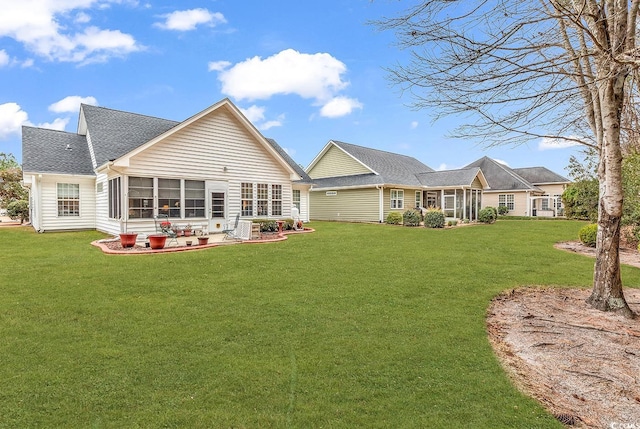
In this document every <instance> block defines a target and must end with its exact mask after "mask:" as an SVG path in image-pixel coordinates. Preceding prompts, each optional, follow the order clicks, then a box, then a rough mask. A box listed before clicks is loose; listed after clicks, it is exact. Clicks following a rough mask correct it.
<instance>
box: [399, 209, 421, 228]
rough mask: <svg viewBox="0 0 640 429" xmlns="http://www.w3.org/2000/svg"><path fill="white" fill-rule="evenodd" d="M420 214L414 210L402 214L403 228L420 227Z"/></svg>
mask: <svg viewBox="0 0 640 429" xmlns="http://www.w3.org/2000/svg"><path fill="white" fill-rule="evenodd" d="M420 218H421V216H420V212H417V211H415V210H407V211H406V212H404V213H403V214H402V223H403V224H404V226H419V225H420V220H421V219H420Z"/></svg>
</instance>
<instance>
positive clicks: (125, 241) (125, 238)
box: [120, 232, 138, 247]
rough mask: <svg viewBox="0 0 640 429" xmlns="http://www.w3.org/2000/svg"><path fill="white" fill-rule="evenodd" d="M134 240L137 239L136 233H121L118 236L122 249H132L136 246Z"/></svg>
mask: <svg viewBox="0 0 640 429" xmlns="http://www.w3.org/2000/svg"><path fill="white" fill-rule="evenodd" d="M136 238H138V233H136V232H123V233H121V234H120V244H121V245H122V247H133V246H135V245H136Z"/></svg>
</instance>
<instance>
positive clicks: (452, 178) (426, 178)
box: [418, 167, 488, 188]
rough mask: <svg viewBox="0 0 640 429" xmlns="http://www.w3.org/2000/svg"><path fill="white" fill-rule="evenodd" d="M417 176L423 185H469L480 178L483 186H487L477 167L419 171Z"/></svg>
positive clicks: (442, 186)
mask: <svg viewBox="0 0 640 429" xmlns="http://www.w3.org/2000/svg"><path fill="white" fill-rule="evenodd" d="M418 178H419V179H420V182H422V184H423V185H424V186H428V187H440V188H447V187H461V186H471V185H472V184H473V182H474V181H475V180H476V178H478V180H480V183H482V186H483V188H486V187H488V183H487V179H486V178H485V177H484V174H483V173H482V170H481V169H480V168H478V167H471V168H461V169H458V170H443V171H433V172H430V173H420V174H419V175H418Z"/></svg>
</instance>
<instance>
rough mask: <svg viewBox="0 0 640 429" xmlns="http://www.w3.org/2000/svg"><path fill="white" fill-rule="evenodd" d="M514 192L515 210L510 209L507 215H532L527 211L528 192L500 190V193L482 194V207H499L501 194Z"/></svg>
mask: <svg viewBox="0 0 640 429" xmlns="http://www.w3.org/2000/svg"><path fill="white" fill-rule="evenodd" d="M502 194H505V195H508V194H513V201H514V204H515V208H514V210H510V211H509V213H507V216H531V213H528V212H527V199H528V198H529V194H527V193H526V192H508V191H505V192H498V193H486V192H485V193H484V194H483V195H482V207H483V208H484V207H496V208H497V207H498V206H499V205H500V204H498V202H499V195H502Z"/></svg>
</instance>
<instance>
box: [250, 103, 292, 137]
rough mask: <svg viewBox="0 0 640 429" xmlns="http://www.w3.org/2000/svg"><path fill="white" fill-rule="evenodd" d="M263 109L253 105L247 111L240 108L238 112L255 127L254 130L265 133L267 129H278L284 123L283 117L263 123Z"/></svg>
mask: <svg viewBox="0 0 640 429" xmlns="http://www.w3.org/2000/svg"><path fill="white" fill-rule="evenodd" d="M265 110H266V109H265V108H264V107H262V106H256V105H255V104H254V105H253V106H251V107H249V108H248V109H243V108H240V111H241V112H242V114H243V115H244V116H246V117H247V119H248V120H249V121H250V122H251V123H252V124H254V125H255V126H256V128H258V129H260V130H262V131H265V130H268V129H269V128H273V127H280V126H282V122H283V121H284V118H285V115H284V114H282V115H279V116H278V117H277V118H276V119H272V120H269V121H265V115H264V112H265Z"/></svg>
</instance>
